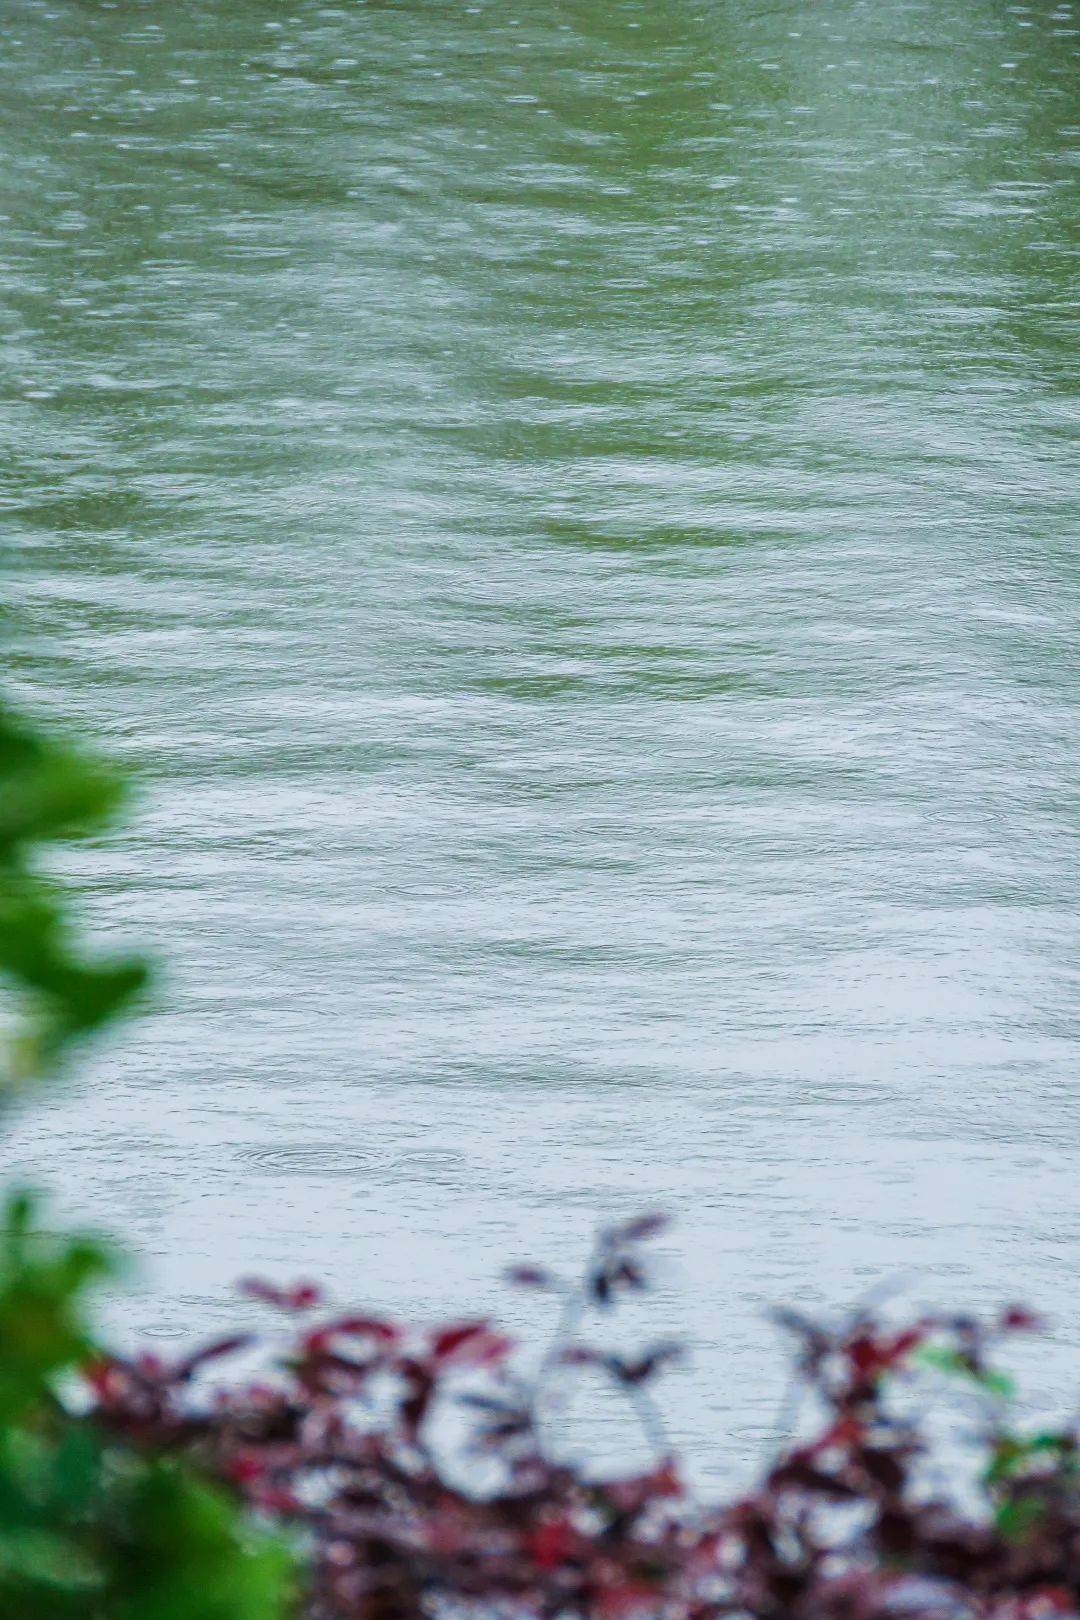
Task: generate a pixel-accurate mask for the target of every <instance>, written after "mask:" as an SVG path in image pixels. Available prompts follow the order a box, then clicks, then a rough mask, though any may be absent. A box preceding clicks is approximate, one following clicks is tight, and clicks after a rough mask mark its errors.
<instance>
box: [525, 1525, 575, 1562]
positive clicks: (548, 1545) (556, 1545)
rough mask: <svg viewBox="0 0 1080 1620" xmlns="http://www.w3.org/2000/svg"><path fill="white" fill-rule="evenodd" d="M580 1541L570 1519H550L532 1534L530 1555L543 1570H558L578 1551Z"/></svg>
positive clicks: (537, 1527)
mask: <svg viewBox="0 0 1080 1620" xmlns="http://www.w3.org/2000/svg"><path fill="white" fill-rule="evenodd" d="M580 1540H581V1538H580V1536H579V1535H578V1533H577V1531H576V1530H575V1529H574V1527H573V1525H572V1524H571V1523H570V1520H569V1519H565V1518H563V1519H549V1520H547V1521H546V1522H545V1523H543V1524H538V1525H537V1526H536V1528H535V1529H534V1530H533V1531H532V1532H531V1534H530V1536H529V1540H528V1550H529V1555H530V1557H531V1558H532V1560H533V1562H534V1563H536V1564H539V1566H540V1568H541V1569H557V1568H558V1566H559V1565H560V1564H564V1563H565V1562H566V1560H567V1559H568V1558H569V1557H570V1556H571V1554H572V1553H574V1552H575V1551H576V1550H577V1547H578V1545H579V1543H580Z"/></svg>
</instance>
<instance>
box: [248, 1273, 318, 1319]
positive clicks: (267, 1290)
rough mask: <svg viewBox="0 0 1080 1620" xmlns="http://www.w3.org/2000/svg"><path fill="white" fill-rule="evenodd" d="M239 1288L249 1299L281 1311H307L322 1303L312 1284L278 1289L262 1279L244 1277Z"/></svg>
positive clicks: (303, 1283) (301, 1283)
mask: <svg viewBox="0 0 1080 1620" xmlns="http://www.w3.org/2000/svg"><path fill="white" fill-rule="evenodd" d="M239 1286H240V1292H241V1293H243V1294H247V1296H248V1297H249V1299H258V1300H261V1301H262V1303H263V1304H264V1305H274V1306H276V1307H277V1309H278V1310H282V1311H309V1310H311V1308H312V1306H314V1305H318V1304H320V1303H321V1301H322V1291H321V1290H320V1289H318V1288H316V1286H315V1284H314V1283H308V1282H300V1283H294V1284H293V1286H292V1287H291V1288H278V1287H277V1286H276V1285H275V1284H274V1283H270V1282H266V1281H265V1280H264V1279H263V1278H262V1277H245V1278H243V1279H242V1280H241V1282H240V1285H239Z"/></svg>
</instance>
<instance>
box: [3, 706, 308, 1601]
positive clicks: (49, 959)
mask: <svg viewBox="0 0 1080 1620" xmlns="http://www.w3.org/2000/svg"><path fill="white" fill-rule="evenodd" d="M123 796H124V790H123V784H122V782H121V780H120V779H119V777H117V776H116V775H115V774H114V773H113V772H111V771H109V770H107V769H105V768H104V767H102V766H100V765H98V764H97V763H95V762H94V761H92V760H89V759H87V758H86V757H84V756H83V755H82V754H80V753H79V752H77V751H76V750H74V749H72V748H70V747H68V746H67V745H65V744H62V743H59V742H57V741H55V740H52V739H48V738H45V737H43V736H40V735H38V734H37V733H36V732H35V731H34V730H33V729H31V728H30V727H28V726H27V725H25V724H23V723H20V722H19V721H17V720H16V719H14V718H13V717H12V716H11V715H10V713H9V712H8V711H7V710H5V709H4V708H3V706H2V705H0V977H2V978H4V979H5V980H6V981H7V985H8V987H9V988H10V989H11V990H12V991H13V992H14V994H15V996H16V997H17V998H18V999H19V1001H20V1011H21V1014H22V1019H21V1027H20V1028H19V1029H18V1031H17V1033H16V1035H15V1038H14V1039H13V1040H12V1041H11V1042H10V1043H9V1050H8V1054H7V1058H8V1061H7V1069H8V1077H9V1082H10V1080H13V1079H15V1080H17V1079H25V1078H29V1077H37V1076H42V1075H45V1074H47V1073H50V1072H52V1071H55V1070H56V1068H57V1067H58V1066H59V1065H60V1063H61V1061H62V1060H63V1058H64V1057H65V1056H66V1054H67V1051H68V1049H69V1046H70V1045H71V1043H72V1042H74V1041H75V1040H76V1039H77V1038H79V1037H81V1036H84V1035H87V1034H89V1033H90V1032H91V1031H93V1030H96V1029H99V1028H100V1027H101V1026H102V1025H104V1024H106V1023H107V1022H109V1020H110V1019H112V1018H115V1017H116V1016H117V1015H118V1014H119V1013H120V1012H122V1011H123V1010H124V1009H125V1008H126V1007H127V1006H128V1005H129V1004H130V1003H131V1001H132V999H133V997H134V996H135V995H136V993H137V992H138V991H139V990H140V988H141V987H142V986H143V984H144V983H145V982H146V976H147V975H146V967H145V964H144V963H142V962H141V961H137V960H104V961H102V960H94V959H92V958H90V957H88V956H87V955H86V953H85V952H84V951H83V950H82V949H81V948H80V946H79V944H78V941H77V938H76V936H75V931H74V928H73V926H72V924H71V921H70V919H69V915H68V905H67V901H66V897H65V895H64V893H63V891H62V890H61V888H60V887H59V886H58V885H56V884H54V883H51V882H50V881H49V880H48V879H47V878H46V877H45V876H43V875H42V874H41V872H40V871H39V870H38V868H37V866H36V864H35V857H36V856H37V854H38V853H39V849H40V846H42V845H44V844H48V843H49V842H50V841H53V840H56V839H66V838H73V837H79V836H82V835H84V834H86V833H90V832H94V831H98V830H100V829H101V828H102V827H104V826H105V825H107V824H108V822H109V820H110V819H111V818H112V816H113V815H114V814H115V812H116V810H117V809H118V808H119V806H120V804H121V803H122V800H123ZM36 1217H37V1205H36V1202H35V1199H34V1198H33V1197H32V1196H31V1195H28V1194H26V1193H15V1194H13V1195H11V1196H10V1197H9V1198H8V1201H7V1205H6V1210H5V1212H4V1215H3V1220H2V1225H0V1620H76V1617H77V1620H281V1617H283V1616H284V1615H285V1614H286V1613H287V1612H288V1611H289V1610H290V1609H291V1580H292V1575H291V1572H292V1558H291V1555H290V1554H289V1552H288V1550H287V1549H286V1547H285V1546H284V1545H283V1544H282V1543H281V1542H280V1541H279V1540H277V1539H274V1538H272V1537H271V1536H270V1535H269V1534H267V1533H265V1532H263V1531H260V1530H259V1529H257V1528H256V1527H255V1526H254V1525H253V1524H252V1522H251V1520H250V1518H249V1517H248V1516H247V1515H246V1513H245V1512H244V1510H242V1509H241V1507H240V1506H239V1505H238V1503H237V1502H236V1501H235V1500H234V1499H233V1498H232V1497H231V1496H229V1495H228V1494H226V1493H225V1492H224V1491H223V1490H221V1489H220V1488H219V1487H217V1486H215V1485H212V1484H210V1483H209V1482H207V1481H205V1480H203V1479H201V1478H199V1477H198V1476H197V1474H196V1473H195V1472H194V1471H193V1470H192V1469H191V1468H190V1467H189V1466H188V1465H186V1464H183V1463H181V1462H179V1461H178V1460H176V1459H172V1458H169V1457H167V1456H161V1455H154V1454H153V1453H152V1452H150V1451H146V1452H143V1451H140V1450H139V1449H138V1448H137V1447H135V1446H133V1445H130V1444H126V1443H122V1442H120V1441H117V1440H116V1439H108V1438H106V1437H105V1436H103V1435H102V1434H100V1433H99V1432H97V1430H96V1429H95V1428H94V1427H93V1426H92V1425H91V1423H90V1422H89V1421H88V1420H87V1419H86V1418H85V1417H82V1416H80V1415H79V1412H78V1411H77V1410H76V1409H75V1408H73V1407H72V1406H71V1404H70V1402H69V1399H67V1398H66V1392H68V1391H70V1389H71V1387H72V1386H73V1384H74V1383H75V1382H76V1378H75V1375H76V1374H77V1371H78V1369H79V1368H80V1367H81V1366H84V1365H85V1364H86V1363H87V1361H88V1360H89V1359H90V1358H91V1356H92V1355H93V1353H94V1343H93V1334H92V1332H91V1329H90V1326H89V1319H88V1303H89V1300H88V1296H89V1294H90V1291H91V1289H92V1288H93V1286H94V1285H95V1284H97V1283H99V1282H101V1281H102V1280H103V1279H104V1278H106V1277H107V1276H109V1275H110V1274H111V1272H112V1271H113V1270H114V1261H113V1258H112V1256H111V1254H110V1252H109V1251H108V1250H107V1249H106V1248H105V1247H104V1246H103V1245H101V1244H100V1243H98V1242H97V1241H95V1240H93V1239H91V1238H88V1237H85V1236H81V1235H78V1234H76V1235H64V1234H50V1233H48V1232H47V1231H45V1230H43V1229H42V1228H41V1226H40V1225H39V1223H38V1221H37V1218H36Z"/></svg>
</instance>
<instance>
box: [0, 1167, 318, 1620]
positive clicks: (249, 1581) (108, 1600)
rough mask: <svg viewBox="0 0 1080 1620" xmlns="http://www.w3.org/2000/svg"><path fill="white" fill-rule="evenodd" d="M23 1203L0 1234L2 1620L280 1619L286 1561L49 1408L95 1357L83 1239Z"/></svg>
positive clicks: (186, 1474)
mask: <svg viewBox="0 0 1080 1620" xmlns="http://www.w3.org/2000/svg"><path fill="white" fill-rule="evenodd" d="M34 1217H35V1206H34V1202H33V1200H32V1199H30V1198H28V1197H27V1196H26V1195H21V1194H20V1195H16V1196H15V1197H14V1198H12V1199H11V1200H10V1202H9V1204H8V1207H7V1211H6V1218H5V1221H4V1226H3V1230H2V1233H0V1620H9V1617H10V1620H16V1617H19V1620H68V1617H69V1616H70V1617H75V1616H79V1617H82V1620H277V1617H280V1616H283V1615H284V1614H285V1612H286V1603H287V1598H288V1592H289V1572H290V1567H291V1560H290V1558H289V1556H288V1553H287V1551H286V1549H285V1548H284V1546H283V1545H282V1544H280V1543H279V1542H277V1541H275V1540H273V1539H271V1538H270V1537H269V1536H268V1535H265V1534H259V1533H258V1532H256V1531H255V1530H253V1529H252V1527H251V1525H250V1524H249V1523H248V1522H247V1521H246V1519H245V1517H244V1515H243V1513H242V1512H241V1511H240V1509H239V1508H238V1507H237V1505H236V1503H235V1502H234V1501H232V1499H231V1498H229V1497H228V1496H226V1495H225V1493H224V1492H223V1491H221V1490H220V1489H219V1488H217V1487H215V1486H211V1485H210V1484H208V1483H205V1482H204V1481H202V1480H200V1479H198V1478H197V1477H196V1476H195V1475H194V1474H193V1473H192V1472H191V1470H190V1469H189V1468H187V1467H186V1466H184V1465H182V1464H180V1463H179V1462H177V1461H174V1460H171V1459H169V1458H168V1457H162V1456H155V1455H153V1454H152V1453H146V1454H144V1453H142V1452H140V1451H138V1450H136V1449H135V1448H133V1447H131V1446H127V1445H123V1444H120V1443H117V1442H116V1441H109V1440H106V1439H105V1438H104V1437H103V1436H102V1435H100V1434H99V1433H97V1432H96V1430H95V1429H94V1428H93V1427H92V1426H91V1425H90V1424H89V1423H87V1422H86V1421H85V1420H84V1419H82V1418H80V1417H79V1416H78V1415H77V1414H76V1413H74V1412H72V1411H71V1410H69V1409H68V1407H66V1406H65V1405H64V1403H63V1402H62V1400H61V1399H60V1397H59V1394H58V1391H59V1389H60V1388H61V1386H62V1382H63V1379H64V1377H65V1375H67V1376H68V1377H70V1375H71V1374H72V1373H73V1372H74V1370H75V1369H76V1368H77V1367H78V1366H79V1365H80V1364H81V1363H84V1362H85V1361H86V1360H87V1358H88V1356H89V1355H90V1354H91V1352H92V1348H93V1345H92V1337H91V1334H90V1331H89V1328H88V1325H87V1320H86V1305H87V1294H88V1292H89V1290H90V1288H91V1287H92V1285H93V1284H94V1283H95V1282H97V1281H98V1280H99V1279H101V1278H102V1277H104V1276H106V1275H108V1273H109V1272H110V1271H111V1269H112V1263H111V1260H110V1257H109V1255H108V1253H107V1252H106V1250H104V1249H103V1248H102V1247H101V1245H99V1244H98V1243H96V1242H94V1241H92V1240H91V1239H88V1238H85V1237H81V1236H74V1237H63V1236H60V1237H53V1236H50V1235H49V1234H47V1233H45V1232H43V1231H42V1230H41V1229H40V1228H39V1227H38V1225H37V1224H36V1221H35V1218H34Z"/></svg>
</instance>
